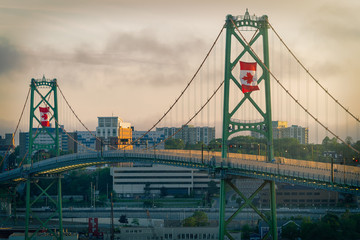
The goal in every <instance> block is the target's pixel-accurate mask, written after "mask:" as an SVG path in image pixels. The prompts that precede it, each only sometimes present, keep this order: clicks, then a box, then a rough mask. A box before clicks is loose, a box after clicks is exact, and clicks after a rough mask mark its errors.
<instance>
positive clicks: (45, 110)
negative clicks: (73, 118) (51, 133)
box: [39, 107, 50, 127]
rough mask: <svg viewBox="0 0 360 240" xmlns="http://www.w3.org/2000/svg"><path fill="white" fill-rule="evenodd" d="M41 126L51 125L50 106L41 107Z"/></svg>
mask: <svg viewBox="0 0 360 240" xmlns="http://www.w3.org/2000/svg"><path fill="white" fill-rule="evenodd" d="M39 110H40V121H41V126H43V127H49V126H50V123H49V113H50V112H49V107H39Z"/></svg>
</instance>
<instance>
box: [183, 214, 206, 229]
mask: <svg viewBox="0 0 360 240" xmlns="http://www.w3.org/2000/svg"><path fill="white" fill-rule="evenodd" d="M208 224H209V220H208V216H207V215H206V213H205V212H203V211H195V212H194V214H193V215H192V216H191V217H188V218H185V219H184V220H183V226H184V227H201V226H207V225H208Z"/></svg>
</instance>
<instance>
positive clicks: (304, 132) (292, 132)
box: [251, 121, 309, 144]
mask: <svg viewBox="0 0 360 240" xmlns="http://www.w3.org/2000/svg"><path fill="white" fill-rule="evenodd" d="M272 129H273V139H280V138H295V139H297V140H298V141H299V143H300V144H308V143H309V129H308V128H305V127H301V126H298V125H291V126H288V123H287V122H286V121H273V122H272ZM251 136H252V137H256V138H263V137H264V136H263V135H262V134H260V133H258V132H251Z"/></svg>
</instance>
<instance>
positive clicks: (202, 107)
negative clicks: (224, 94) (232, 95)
mask: <svg viewBox="0 0 360 240" xmlns="http://www.w3.org/2000/svg"><path fill="white" fill-rule="evenodd" d="M224 82H225V80H223V81H222V82H221V83H220V85H219V86H218V87H217V89H216V90H215V91H214V92H213V94H212V95H211V96H210V97H209V98H208V100H207V101H206V102H205V103H204V104H203V105H202V106H201V108H200V109H199V110H198V111H197V112H196V113H195V114H194V115H193V116H192V117H191V118H190V119H189V120H188V121H187V122H186V123H185V124H183V125H182V127H181V128H179V129H178V130H177V131H176V132H174V133H173V134H172V135H170V136H168V137H167V138H166V139H164V140H162V141H161V142H159V143H157V144H155V145H154V146H151V147H148V148H146V150H147V149H151V148H156V147H157V146H158V145H160V144H161V143H163V142H165V141H167V140H169V139H170V138H171V137H173V136H175V135H176V134H177V133H178V132H180V131H181V130H183V128H184V127H185V126H186V125H187V124H189V123H190V122H191V121H192V120H193V119H194V118H195V117H196V116H197V115H198V114H199V113H200V112H201V111H202V110H203V109H204V107H205V106H206V105H207V104H208V103H209V102H210V100H211V99H212V98H213V97H214V96H215V95H216V93H217V92H218V91H219V89H220V88H221V86H222V85H223V84H224Z"/></svg>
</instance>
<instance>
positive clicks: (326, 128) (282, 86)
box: [230, 19, 360, 154]
mask: <svg viewBox="0 0 360 240" xmlns="http://www.w3.org/2000/svg"><path fill="white" fill-rule="evenodd" d="M230 20H231V22H232V24H233V25H234V27H235V28H236V30H237V31H238V32H239V34H240V36H241V38H242V39H243V41H244V42H245V43H246V45H247V46H248V48H249V49H250V50H251V51H252V52H253V54H254V55H255V56H256V57H257V58H258V59H259V61H260V62H261V64H262V65H263V66H264V67H265V68H266V70H267V71H268V72H269V74H270V75H271V76H272V77H273V78H274V79H275V80H276V82H277V83H278V84H279V85H280V87H281V88H282V89H283V90H284V91H285V92H286V93H287V94H288V95H289V96H290V97H291V98H292V99H293V100H294V101H295V102H296V103H297V104H298V105H299V106H300V107H301V108H302V109H303V110H304V111H305V112H306V113H307V114H308V115H309V116H310V117H311V118H312V119H314V120H315V121H316V122H317V123H318V124H320V125H321V126H322V127H323V128H324V129H325V130H327V131H329V132H330V133H331V134H332V135H333V136H334V137H336V138H337V139H338V140H340V141H341V142H342V143H344V144H345V145H346V146H348V147H349V148H351V149H352V150H353V151H355V152H357V153H358V154H360V151H359V150H357V149H355V148H354V147H353V146H351V145H350V144H349V143H346V142H345V141H344V140H343V139H341V138H340V137H339V136H338V135H336V134H335V133H334V132H333V131H332V130H330V129H329V128H328V127H326V126H325V125H324V124H323V123H322V122H320V121H319V120H318V119H317V118H316V117H315V116H314V115H313V114H311V113H310V112H309V110H307V108H305V107H304V106H303V105H302V104H301V103H300V102H299V100H298V99H296V98H295V97H294V96H293V95H292V94H291V93H290V92H289V90H288V89H286V88H285V86H284V85H283V84H282V83H281V82H280V81H279V79H278V78H277V77H276V76H275V75H274V74H273V73H272V72H271V71H270V69H269V68H268V67H267V66H266V65H265V64H264V62H263V61H262V60H261V59H260V57H259V56H258V55H257V54H256V52H255V51H254V50H253V48H252V47H251V45H250V44H249V42H248V41H247V40H246V38H245V37H244V36H243V34H242V33H241V32H240V30H239V28H238V27H237V26H236V24H235V23H234V21H233V20H232V19H230Z"/></svg>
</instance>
